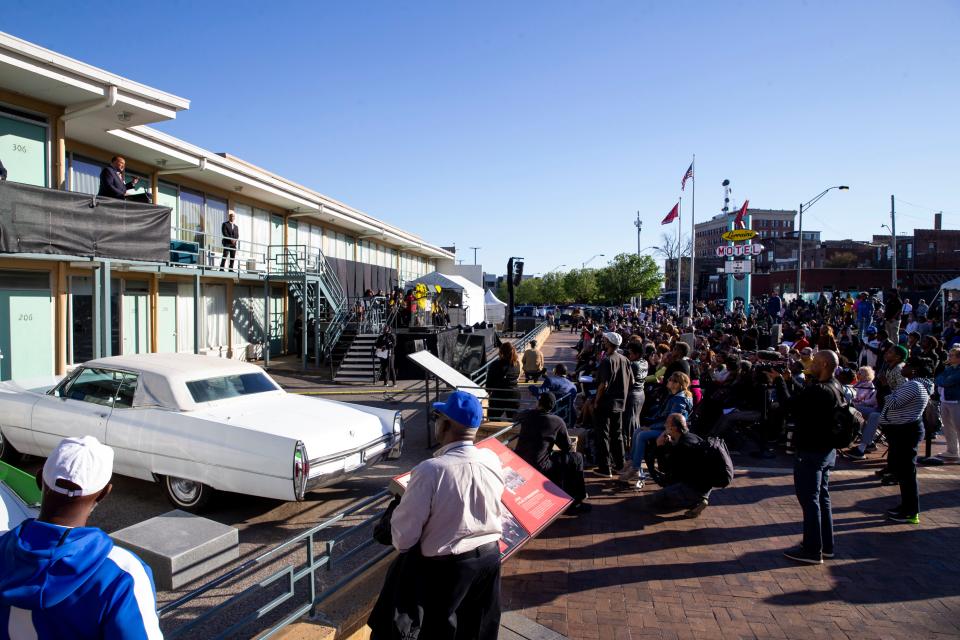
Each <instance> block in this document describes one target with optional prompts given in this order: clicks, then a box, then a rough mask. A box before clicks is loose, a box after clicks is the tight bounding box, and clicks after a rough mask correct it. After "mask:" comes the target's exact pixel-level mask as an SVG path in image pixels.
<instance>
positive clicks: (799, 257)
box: [797, 202, 803, 300]
mask: <svg viewBox="0 0 960 640" xmlns="http://www.w3.org/2000/svg"><path fill="white" fill-rule="evenodd" d="M798 217H799V222H798V225H797V226H798V227H799V229H800V230H799V231H798V232H797V238H798V239H799V244H798V245H797V300H799V299H800V274H801V273H803V203H802V202H801V203H800V215H799V216H798Z"/></svg>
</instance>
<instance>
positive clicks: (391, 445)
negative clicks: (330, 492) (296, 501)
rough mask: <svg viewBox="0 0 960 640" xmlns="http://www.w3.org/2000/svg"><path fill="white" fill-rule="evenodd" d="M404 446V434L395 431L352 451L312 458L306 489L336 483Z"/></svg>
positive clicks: (309, 489) (310, 489)
mask: <svg viewBox="0 0 960 640" xmlns="http://www.w3.org/2000/svg"><path fill="white" fill-rule="evenodd" d="M402 446H403V436H402V434H399V433H393V434H386V435H383V436H381V437H379V438H377V439H376V440H373V441H372V442H368V443H366V444H364V445H363V446H360V447H357V448H355V449H353V450H351V451H341V452H339V453H336V454H334V455H331V456H324V457H321V458H314V459H311V460H310V476H309V478H308V479H307V485H306V490H307V491H312V490H314V489H320V488H322V487H327V486H330V485H332V484H335V483H337V482H339V481H340V480H342V479H344V478H347V477H350V476H352V475H354V474H356V473H357V472H358V471H361V470H363V469H366V468H367V467H370V466H372V465H374V464H376V463H378V462H380V461H381V460H383V459H384V458H385V457H387V455H388V454H390V453H392V452H394V451H397V450H398V449H399V448H400V447H402Z"/></svg>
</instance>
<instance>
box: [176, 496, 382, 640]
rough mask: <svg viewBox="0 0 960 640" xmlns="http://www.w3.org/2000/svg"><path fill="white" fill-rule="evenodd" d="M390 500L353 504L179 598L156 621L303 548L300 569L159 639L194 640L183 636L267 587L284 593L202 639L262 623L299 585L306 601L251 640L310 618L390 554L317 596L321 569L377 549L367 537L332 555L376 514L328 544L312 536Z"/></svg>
mask: <svg viewBox="0 0 960 640" xmlns="http://www.w3.org/2000/svg"><path fill="white" fill-rule="evenodd" d="M390 495H391V494H390V492H389V491H387V490H383V491H380V492H379V493H377V494H375V495H373V496H370V497H369V498H365V499H363V500H360V501H358V502H357V503H355V504H353V505H351V506H349V507H347V508H345V509H343V510H342V511H340V512H339V513H337V514H335V515H333V516H331V517H329V518H327V519H326V520H324V521H323V522H321V523H320V524H318V525H317V526H315V527H313V528H311V529H308V530H307V531H304V532H303V533H300V534H298V535H296V536H294V537H292V538H290V539H288V540H286V541H284V542H281V543H280V544H278V545H276V546H275V547H273V548H271V549H269V550H268V551H266V552H264V553H262V554H260V555H259V556H257V557H255V558H252V559H250V560H247V561H246V562H244V563H243V564H241V565H240V566H239V567H237V568H235V569H233V570H231V571H229V572H227V573H225V574H224V575H222V576H220V577H218V578H215V579H214V580H211V581H210V582H207V583H206V584H204V585H202V586H200V587H198V588H197V589H194V590H193V591H191V592H189V593H187V594H185V595H183V596H182V597H180V598H177V599H176V600H174V601H173V602H170V603H168V604H166V605H164V606H162V607H160V608H159V609H158V610H157V613H158V615H159V616H160V618H161V620H163V618H165V617H169V616H170V615H171V614H172V613H174V612H177V611H180V610H181V609H182V607H183V606H184V605H186V604H188V603H190V602H192V601H194V600H196V599H197V598H199V597H200V596H202V595H204V594H206V593H208V592H209V591H211V590H212V589H215V588H217V587H219V586H222V585H224V584H226V583H228V582H230V581H231V580H235V579H239V578H242V577H244V576H248V575H250V574H252V573H254V572H255V571H257V570H258V569H262V568H263V567H264V566H265V565H267V564H268V563H269V562H271V561H273V559H274V558H275V557H276V556H277V555H278V554H280V553H281V552H285V551H290V550H293V549H295V548H296V547H297V545H299V544H304V545H305V547H306V554H307V560H306V562H305V563H304V564H302V565H300V566H297V563H296V561H294V562H291V563H290V564H288V565H287V566H285V567H283V568H282V569H279V570H277V571H275V572H274V573H272V574H270V575H269V576H267V577H266V578H263V579H262V580H260V581H259V582H257V583H256V584H254V585H251V586H249V587H247V588H246V589H244V590H243V591H241V592H240V593H238V594H236V595H234V596H231V597H230V598H228V599H227V600H225V601H224V602H221V603H220V604H217V605H215V606H212V607H210V608H208V609H206V610H205V611H204V612H203V613H201V614H200V615H198V616H197V617H195V618H193V619H191V620H189V621H187V622H185V623H183V624H181V625H179V626H177V627H174V628H173V629H169V630H166V631H165V632H164V637H166V638H167V639H168V640H169V639H172V638H183V637H195V636H190V635H188V634H189V633H190V632H191V631H193V630H194V629H196V628H197V627H199V626H200V625H203V624H207V623H209V622H211V621H212V620H213V619H214V618H215V617H216V616H219V615H223V614H224V613H225V612H226V611H227V610H228V609H230V608H231V607H234V606H235V605H238V604H241V603H243V602H246V601H247V600H250V599H251V598H253V597H254V596H255V595H256V594H258V593H263V592H264V591H265V589H266V588H267V587H269V586H270V585H273V584H274V583H277V582H279V583H281V584H284V583H285V584H286V589H285V590H284V591H283V593H280V594H279V595H277V596H275V597H274V598H273V599H271V600H270V601H269V602H266V603H265V604H262V605H259V606H257V607H255V608H253V609H252V610H250V611H249V612H248V613H246V614H245V615H243V616H242V617H240V619H239V620H237V621H236V622H234V623H233V624H231V625H230V626H229V627H227V628H226V629H224V630H223V631H220V632H219V633H217V635H214V636H207V637H208V638H209V640H221V639H224V638H229V637H231V636H233V634H235V633H237V632H238V631H240V630H241V629H243V628H244V627H246V626H248V625H250V624H252V623H254V622H256V621H258V620H261V619H263V618H264V617H265V616H267V615H268V614H270V613H272V612H274V611H276V610H277V609H278V608H279V607H280V606H281V605H283V604H284V603H287V602H289V601H293V600H294V599H295V598H296V597H297V593H296V591H297V589H296V588H297V585H298V584H299V583H301V582H302V581H304V580H308V581H309V582H308V586H309V589H308V590H307V593H308V594H309V597H308V598H306V599H305V600H304V601H303V602H301V603H300V604H299V605H298V606H297V607H296V608H295V609H294V610H293V611H291V612H290V613H289V614H288V615H285V616H284V617H283V619H282V620H280V621H279V622H276V623H274V624H272V625H271V626H270V627H269V628H268V629H267V630H265V631H264V632H262V633H261V635H259V636H257V637H258V638H260V639H263V638H269V637H272V636H273V635H274V634H276V633H277V632H278V631H280V630H281V629H282V628H283V627H285V626H287V625H288V624H290V623H292V622H294V621H295V620H297V619H298V618H301V617H302V616H304V615H306V614H308V613H309V614H310V615H315V614H316V611H317V608H318V607H319V605H320V604H322V603H323V602H324V601H325V600H327V599H328V598H329V597H330V596H332V595H333V594H334V593H336V592H337V591H338V590H339V589H341V588H343V587H344V586H345V585H346V584H348V583H350V582H351V581H353V580H354V579H356V578H357V577H358V576H359V575H361V574H362V573H364V572H365V571H367V570H368V569H369V568H370V567H372V566H373V565H374V564H376V563H377V562H379V561H380V560H382V559H383V558H385V557H387V556H388V555H389V554H390V553H392V551H393V549H392V548H391V547H385V548H383V549H382V550H380V551H379V552H377V553H376V554H375V555H374V556H373V557H372V558H370V559H368V560H366V561H365V562H363V563H362V564H361V565H360V566H358V567H356V568H355V569H353V570H352V571H350V572H348V573H347V574H346V575H344V576H343V577H341V578H340V579H339V580H337V581H336V582H335V583H333V584H332V585H330V586H329V587H327V588H326V589H324V590H323V591H322V592H320V593H317V577H318V572H319V571H320V570H321V569H325V570H326V571H330V570H332V569H333V568H334V567H335V566H338V565H339V564H341V563H343V562H345V561H346V560H348V559H350V558H352V557H355V556H356V555H357V554H359V553H360V552H362V551H364V550H366V549H368V548H370V547H372V546H374V545H379V543H378V542H376V541H375V540H374V539H373V538H372V537H368V538H366V539H365V540H364V541H363V542H361V543H359V544H357V545H355V546H353V547H351V548H349V549H346V550H344V551H339V552H338V545H340V544H341V543H343V541H344V540H346V539H347V538H349V537H350V536H352V535H353V534H355V533H356V532H358V531H360V530H361V529H364V528H366V527H369V525H370V524H371V522H373V521H374V520H377V519H379V518H380V516H381V512H380V511H378V512H377V513H375V514H372V515H370V516H369V517H367V518H365V519H364V520H363V521H362V522H360V523H358V524H356V525H354V526H352V527H350V528H348V529H347V530H345V531H343V532H341V533H340V534H339V535H337V536H335V537H333V538H330V539H318V538H317V536H318V535H319V534H320V533H321V532H323V531H324V530H325V529H328V528H330V527H331V526H333V525H335V524H337V523H338V522H341V521H342V520H343V519H344V518H346V517H347V516H349V515H353V514H355V513H358V512H360V511H363V510H364V509H366V508H367V507H370V506H371V505H375V504H377V503H380V502H382V501H383V500H384V499H385V498H387V497H389V496H390ZM318 544H320V545H322V547H321V548H322V551H320V553H317V549H316V546H317V545H318Z"/></svg>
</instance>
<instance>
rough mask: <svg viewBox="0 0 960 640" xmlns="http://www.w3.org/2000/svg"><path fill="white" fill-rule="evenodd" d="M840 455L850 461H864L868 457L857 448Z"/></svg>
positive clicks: (845, 450) (851, 448) (846, 450)
mask: <svg viewBox="0 0 960 640" xmlns="http://www.w3.org/2000/svg"><path fill="white" fill-rule="evenodd" d="M840 455H842V456H843V457H844V458H849V459H850V460H863V459H864V458H866V457H867V456H866V455H865V454H864V453H863V452H862V451H860V449H857V448H856V447H850V448H849V449H844V450H843V451H841V452H840Z"/></svg>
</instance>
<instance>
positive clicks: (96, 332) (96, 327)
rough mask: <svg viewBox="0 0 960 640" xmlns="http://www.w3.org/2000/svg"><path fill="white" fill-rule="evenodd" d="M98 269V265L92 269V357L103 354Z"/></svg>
mask: <svg viewBox="0 0 960 640" xmlns="http://www.w3.org/2000/svg"><path fill="white" fill-rule="evenodd" d="M100 271H101V269H100V268H99V267H98V268H96V269H94V271H93V278H92V280H93V305H92V306H93V357H94V358H100V357H102V356H103V350H102V348H101V344H100V334H101V333H102V331H103V329H102V327H103V316H101V315H100V309H101V308H102V306H103V305H102V304H101V302H100V299H101V298H102V297H103V291H102V290H101V288H100Z"/></svg>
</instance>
